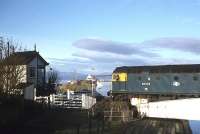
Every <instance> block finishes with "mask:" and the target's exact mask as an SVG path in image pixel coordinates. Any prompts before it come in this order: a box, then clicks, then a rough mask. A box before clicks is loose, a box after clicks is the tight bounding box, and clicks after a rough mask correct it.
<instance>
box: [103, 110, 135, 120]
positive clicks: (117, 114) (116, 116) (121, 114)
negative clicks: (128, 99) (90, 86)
mask: <svg viewBox="0 0 200 134" xmlns="http://www.w3.org/2000/svg"><path fill="white" fill-rule="evenodd" d="M132 119H133V111H129V110H128V111H127V110H126V111H112V110H110V111H104V120H109V121H115V120H122V121H124V122H125V121H130V120H132Z"/></svg>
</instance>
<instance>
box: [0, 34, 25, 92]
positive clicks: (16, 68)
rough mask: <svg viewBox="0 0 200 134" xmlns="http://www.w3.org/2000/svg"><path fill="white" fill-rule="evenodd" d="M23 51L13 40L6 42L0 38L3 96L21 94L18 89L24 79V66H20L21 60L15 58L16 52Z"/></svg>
mask: <svg viewBox="0 0 200 134" xmlns="http://www.w3.org/2000/svg"><path fill="white" fill-rule="evenodd" d="M17 50H21V48H19V47H18V46H17V44H15V43H13V41H11V40H7V41H5V40H4V39H3V38H2V37H1V38H0V93H3V94H7V95H10V94H15V95H16V94H21V90H20V89H18V88H17V86H18V84H19V83H20V82H21V80H22V78H23V77H24V75H25V74H24V66H22V65H18V64H17V61H18V60H20V59H19V58H18V57H16V56H15V51H17Z"/></svg>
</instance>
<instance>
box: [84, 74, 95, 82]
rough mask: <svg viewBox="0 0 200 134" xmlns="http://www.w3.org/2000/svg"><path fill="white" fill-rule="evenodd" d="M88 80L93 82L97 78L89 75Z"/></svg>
mask: <svg viewBox="0 0 200 134" xmlns="http://www.w3.org/2000/svg"><path fill="white" fill-rule="evenodd" d="M86 80H92V81H96V78H95V76H94V75H91V74H88V75H87V77H86Z"/></svg>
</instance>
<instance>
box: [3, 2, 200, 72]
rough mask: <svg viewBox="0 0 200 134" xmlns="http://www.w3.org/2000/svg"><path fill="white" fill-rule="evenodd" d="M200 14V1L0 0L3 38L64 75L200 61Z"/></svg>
mask: <svg viewBox="0 0 200 134" xmlns="http://www.w3.org/2000/svg"><path fill="white" fill-rule="evenodd" d="M199 12H200V0H0V18H1V20H0V36H4V37H6V38H13V39H14V40H15V41H17V42H21V43H22V45H23V47H26V48H27V49H33V46H34V43H36V44H37V48H38V50H39V52H40V53H41V55H42V56H44V57H45V58H46V59H47V60H48V61H49V62H50V63H51V66H53V67H54V68H56V69H57V70H59V71H65V72H72V71H74V70H76V71H77V72H84V73H88V72H91V71H93V72H96V73H99V72H101V73H104V72H108V73H109V72H111V71H112V70H113V69H114V68H115V67H116V66H121V65H154V64H186V63H200V60H199V58H200V55H199V53H198V52H199V51H200V38H199V37H200V32H199V31H200V14H199ZM91 68H95V70H92V69H91Z"/></svg>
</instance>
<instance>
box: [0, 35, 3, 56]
mask: <svg viewBox="0 0 200 134" xmlns="http://www.w3.org/2000/svg"><path fill="white" fill-rule="evenodd" d="M2 59H3V37H0V60H2Z"/></svg>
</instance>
